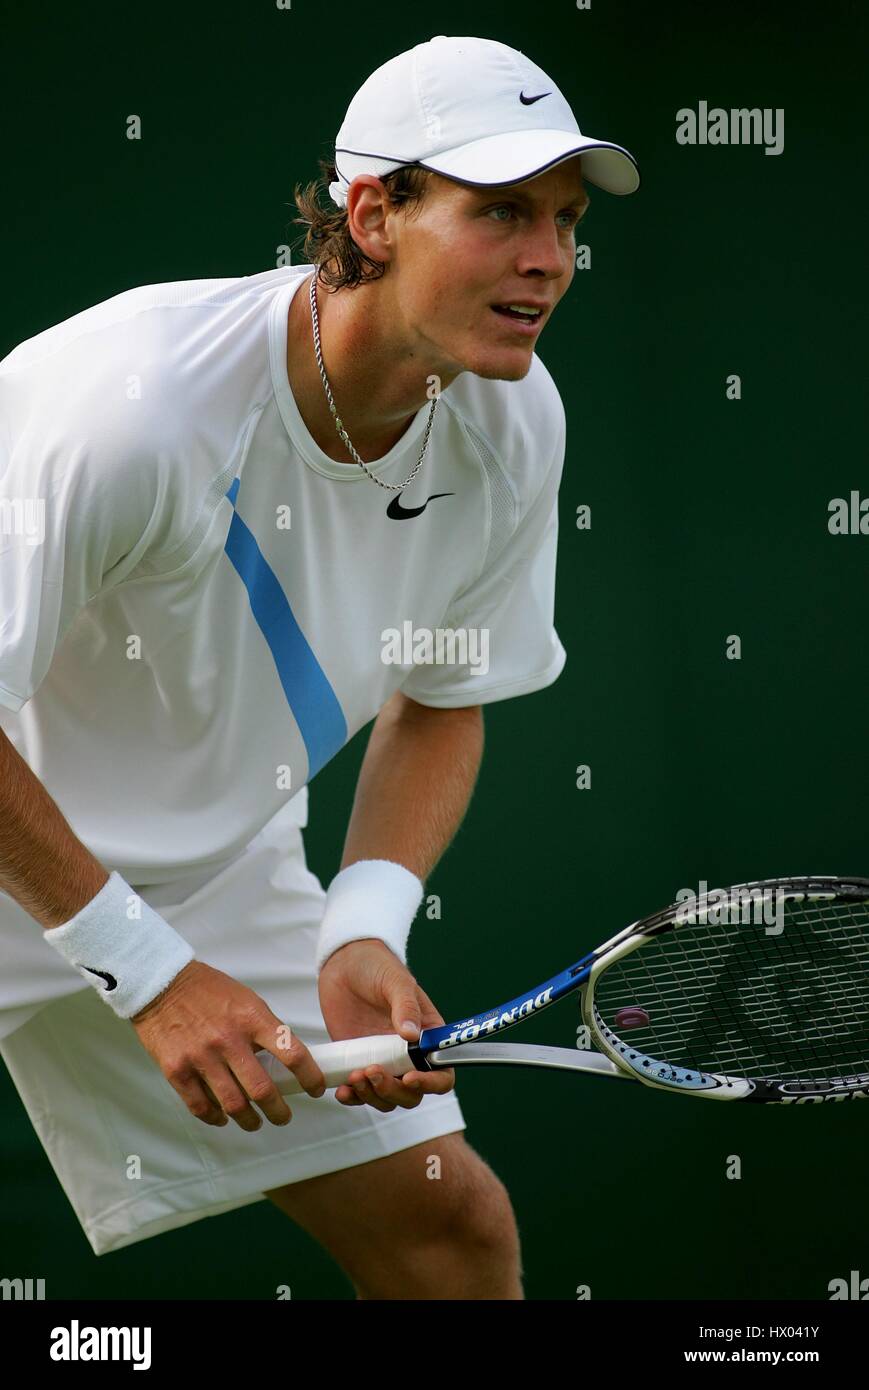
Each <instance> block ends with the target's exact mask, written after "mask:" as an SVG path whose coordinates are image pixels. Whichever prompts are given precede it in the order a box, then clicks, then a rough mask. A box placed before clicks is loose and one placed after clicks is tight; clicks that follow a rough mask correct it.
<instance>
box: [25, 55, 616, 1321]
mask: <svg viewBox="0 0 869 1390" xmlns="http://www.w3.org/2000/svg"><path fill="white" fill-rule="evenodd" d="M332 172H333V173H334V175H335V177H334V179H333V180H332V182H331V184H330V193H331V196H332V199H333V202H334V204H335V209H337V211H336V210H335V209H333V211H332V213H331V214H330V215H328V216H327V215H326V214H325V213H323V211H322V209H320V210H319V211H317V209H316V208H315V206H314V203H313V201H312V198H311V195H310V190H309V192H308V194H305V195H302V196H301V197H300V200H299V205H300V208H301V209H302V212H303V215H304V216H303V220H305V221H307V222H308V235H307V239H306V251H307V252H308V254H309V255H310V256H311V258H312V260H313V262H314V267H315V268H314V270H313V271H312V269H311V266H310V265H303V266H298V267H287V268H282V269H278V270H274V271H267V272H265V273H263V274H260V275H254V276H251V277H245V278H240V279H235V280H218V281H192V282H186V283H179V284H169V285H156V286H146V287H144V288H140V289H134V290H131V291H128V292H126V293H124V294H120V295H118V296H116V297H115V298H114V299H111V300H109V301H107V302H106V303H104V304H100V305H97V306H96V307H95V308H93V309H89V310H86V311H84V312H83V313H81V314H78V315H76V316H74V317H73V318H72V319H70V320H68V321H67V322H65V323H62V324H60V325H58V326H57V327H55V328H52V329H49V330H47V331H46V332H44V333H41V334H39V335H38V336H37V337H35V338H33V339H31V340H29V341H28V342H25V343H23V344H21V345H20V346H19V347H18V348H17V349H16V350H15V351H14V352H12V353H11V354H10V355H9V356H8V357H7V358H6V359H5V361H4V362H3V363H2V364H0V424H2V430H0V474H2V479H3V482H2V496H3V497H5V498H7V500H10V499H11V501H12V502H14V501H16V500H17V502H18V503H19V512H20V515H21V516H30V517H35V518H37V520H38V523H39V524H38V525H37V527H36V528H28V527H25V526H23V525H22V526H18V527H14V526H9V527H7V530H8V532H9V534H8V535H5V536H4V538H3V549H2V555H0V585H2V588H0V595H2V649H0V705H2V706H3V713H2V720H0V722H2V730H0V788H2V790H0V825H2V829H0V888H2V889H3V890H4V894H3V896H2V897H0V943H2V945H0V949H2V953H3V966H4V967H5V968H4V969H3V970H2V977H3V981H4V983H3V986H2V990H3V993H2V995H0V1037H2V1039H3V1041H2V1044H0V1051H2V1055H3V1057H4V1060H5V1061H6V1064H7V1066H8V1067H9V1070H10V1072H11V1075H12V1077H13V1079H14V1081H15V1084H16V1086H17V1087H18V1090H19V1092H20V1094H21V1096H22V1099H23V1101H24V1104H25V1106H26V1107H27V1110H28V1113H29V1115H30V1117H31V1119H32V1121H33V1124H34V1126H35V1128H36V1130H37V1133H38V1134H39V1137H40V1139H41V1141H42V1143H43V1145H44V1147H45V1149H46V1151H47V1153H48V1155H49V1157H50V1159H51V1162H52V1164H53V1165H54V1168H55V1171H56V1172H57V1175H58V1177H59V1179H60V1181H61V1183H62V1184H63V1186H64V1189H65V1191H66V1192H67V1195H68V1196H69V1198H70V1201H71V1202H72V1204H73V1206H74V1208H75V1211H76V1213H77V1215H78V1217H79V1220H80V1222H81V1224H82V1226H83V1229H84V1231H85V1233H86V1235H87V1237H88V1239H89V1241H90V1243H91V1246H92V1248H93V1250H94V1252H95V1253H96V1254H102V1253H105V1252H106V1251H109V1250H114V1249H118V1248H120V1247H122V1246H124V1245H128V1244H131V1243H133V1242H134V1241H137V1240H141V1239H144V1238H146V1237H148V1236H150V1235H154V1234H157V1233H159V1232H161V1231H164V1230H169V1229H172V1228H173V1227H177V1226H181V1225H184V1224H186V1223H188V1222H191V1221H195V1220H198V1219H199V1218H201V1217H203V1216H207V1215H215V1214H218V1213H219V1212H222V1211H227V1210H230V1209H231V1208H233V1207H238V1206H242V1205H245V1204H246V1203H249V1202H254V1201H257V1200H260V1199H261V1198H262V1196H263V1194H265V1195H267V1196H269V1197H270V1198H271V1199H272V1200H273V1201H274V1202H275V1203H276V1204H277V1205H278V1206H279V1207H281V1208H282V1209H283V1210H284V1211H285V1212H287V1213H288V1214H289V1215H290V1216H291V1217H292V1218H293V1219H294V1220H296V1221H297V1222H299V1223H300V1224H301V1225H303V1226H304V1227H305V1228H306V1229H307V1230H308V1231H309V1232H310V1233H311V1234H312V1235H313V1236H314V1237H315V1238H317V1239H318V1240H320V1241H321V1242H322V1243H323V1245H324V1246H325V1247H326V1248H327V1249H328V1250H329V1251H330V1252H331V1254H332V1255H333V1256H334V1258H335V1259H336V1260H337V1261H338V1262H339V1263H340V1264H341V1265H342V1267H343V1268H344V1269H345V1271H346V1272H347V1274H348V1275H349V1277H350V1278H351V1280H352V1281H353V1284H354V1286H355V1288H356V1291H357V1294H358V1296H359V1297H363V1298H442V1297H450V1298H472V1297H473V1298H479V1297H483V1298H520V1297H521V1296H522V1295H521V1285H520V1277H519V1259H518V1239H517V1234H516V1227H515V1221H514V1218H513V1214H512V1211H511V1207H510V1203H509V1199H508V1198H507V1195H506V1193H505V1191H504V1189H503V1186H502V1185H501V1183H500V1182H499V1181H498V1179H497V1178H496V1177H495V1175H494V1174H493V1173H492V1171H491V1170H490V1169H489V1167H488V1166H487V1165H486V1164H485V1163H484V1162H483V1161H482V1160H481V1159H480V1158H479V1156H478V1155H476V1154H475V1153H474V1151H473V1150H472V1149H471V1148H470V1146H469V1145H468V1144H467V1143H466V1142H465V1140H464V1139H463V1138H462V1135H461V1130H462V1129H463V1128H464V1121H463V1118H462V1114H461V1110H460V1108H459V1105H458V1102H457V1100H456V1097H455V1095H454V1093H453V1088H454V1080H455V1078H454V1073H453V1072H452V1071H450V1070H447V1071H439V1072H422V1071H411V1072H408V1073H407V1074H405V1076H404V1077H398V1078H394V1077H391V1076H387V1075H384V1074H383V1072H382V1069H378V1068H373V1067H369V1068H367V1069H366V1070H365V1071H359V1072H357V1073H354V1074H352V1075H351V1077H350V1084H347V1085H342V1086H339V1087H338V1088H337V1090H336V1091H335V1092H334V1093H329V1094H324V1090H325V1087H324V1078H323V1075H322V1073H321V1071H320V1069H319V1067H318V1066H317V1064H316V1062H315V1061H314V1059H313V1058H312V1056H311V1053H310V1050H309V1049H310V1047H311V1046H312V1045H314V1044H316V1043H319V1042H323V1041H326V1040H328V1038H330V1037H331V1038H334V1039H339V1038H348V1037H357V1036H362V1035H367V1034H373V1033H385V1032H393V1031H394V1032H401V1034H402V1036H403V1037H404V1038H406V1039H407V1040H409V1041H410V1040H412V1039H414V1038H416V1037H417V1036H418V1033H419V1030H420V1028H423V1027H427V1026H431V1025H433V1024H437V1023H441V1022H443V1021H444V1020H443V1019H442V1017H441V1015H440V1013H439V1012H438V1010H437V1009H436V1007H435V1006H434V1004H433V1003H432V1001H431V1000H430V999H429V998H428V996H427V995H426V993H425V991H424V990H423V989H422V988H421V986H420V985H419V984H418V983H417V982H416V980H415V979H414V977H413V976H412V975H411V974H410V972H409V971H408V969H407V967H406V963H405V949H406V942H407V937H408V932H409V928H410V924H411V921H412V919H413V917H414V915H415V913H416V911H417V909H418V907H419V904H420V902H421V899H422V896H423V881H424V880H425V878H426V877H427V875H428V874H429V873H430V872H431V870H432V868H433V867H434V865H435V864H436V863H437V861H438V859H439V858H440V856H441V855H442V854H443V852H444V850H445V849H446V847H447V845H448V844H449V842H450V839H451V838H452V836H453V834H454V833H455V830H456V829H457V827H458V825H459V824H460V822H461V819H462V817H463V815H464V813H465V810H466V808H467V805H468V802H469V799H470V796H471V792H472V789H473V785H474V781H475V778H476V775H477V770H478V767H479V763H480V758H481V754H482V745H483V724H482V710H481V707H482V705H483V704H485V703H487V702H489V701H492V700H498V699H506V698H510V697H512V696H515V695H521V694H524V693H526V692H529V691H533V690H538V689H541V688H543V687H544V686H546V685H548V684H550V683H551V682H552V681H554V680H555V679H556V678H557V676H558V675H559V673H560V671H561V669H562V666H563V664H564V660H565V656H564V651H563V649H562V647H561V644H560V642H559V640H558V637H557V635H556V633H555V631H554V629H553V626H552V617H553V604H554V573H555V552H556V538H557V492H558V484H559V480H560V476H561V470H562V464H563V458H564V447H565V420H564V411H563V408H562V405H561V401H560V398H559V395H558V392H557V390H556V388H555V386H554V384H553V382H552V379H551V378H550V376H549V374H548V372H547V371H546V369H545V367H544V366H543V364H542V362H541V361H540V360H539V359H538V358H537V357H535V355H534V347H535V343H536V341H537V338H538V336H539V334H540V331H541V329H542V327H543V325H544V324H545V322H546V321H547V320H548V318H549V316H550V315H551V313H552V312H553V310H554V308H555V305H556V304H557V302H558V301H559V300H560V299H561V297H562V296H563V295H564V293H565V292H566V290H567V289H568V287H569V285H570V282H571V279H572V276H573V270H574V259H575V236H574V231H575V226H576V224H577V222H578V221H579V219H580V217H581V216H582V214H583V212H584V209H585V207H586V205H587V202H588V199H587V195H586V193H585V190H584V187H583V177H582V176H583V175H584V177H585V179H586V180H587V181H590V182H592V183H597V184H598V185H600V186H601V187H604V188H606V189H608V190H609V191H611V192H615V193H628V192H631V191H633V189H634V188H635V187H636V186H637V182H638V180H637V175H636V171H635V166H634V163H633V161H632V158H631V157H630V156H629V155H628V154H627V153H626V152H625V151H623V150H621V149H620V148H619V147H618V146H614V145H609V144H605V143H602V142H600V141H596V140H591V139H590V138H588V137H584V136H582V135H581V134H580V132H579V128H578V126H577V124H576V121H575V119H574V117H573V115H572V113H571V111H570V108H569V106H568V105H567V102H566V101H565V99H564V97H563V96H562V95H561V93H560V92H559V91H558V89H557V88H556V86H555V84H554V83H553V82H552V81H551V80H550V79H549V78H548V77H547V76H546V74H545V73H543V72H542V71H541V70H540V69H539V68H538V67H536V66H535V64H533V63H531V62H530V61H529V60H528V59H527V58H525V57H524V56H523V55H522V54H520V53H518V52H516V51H514V50H512V49H510V48H507V47H505V46H504V45H502V44H499V43H495V42H493V41H490V40H482V39H474V38H446V37H443V36H441V37H438V38H435V39H432V40H431V42H429V43H425V44H420V45H418V46H417V47H416V48H414V49H413V50H410V51H409V52H407V53H403V54H401V55H399V56H398V57H397V58H394V59H392V60H391V61H390V62H388V63H386V64H385V65H384V66H383V67H381V68H379V69H378V70H377V71H376V72H375V73H374V74H373V75H372V76H371V77H370V78H369V79H368V80H367V82H366V83H365V84H364V85H363V87H362V88H361V89H360V91H359V92H358V93H357V95H356V97H355V98H354V100H353V102H352V103H351V105H350V108H349V110H348V112H347V116H346V119H345V122H344V125H343V127H342V129H341V131H340V132H339V135H338V139H337V143H336V157H335V167H334V170H333V171H332ZM40 504H43V505H42V506H40ZM6 515H7V516H9V517H11V518H12V519H14V511H13V509H12V508H11V506H9V507H7V512H6ZM405 629H407V630H409V631H410V632H411V633H412V634H413V635H414V641H416V640H417V635H418V634H419V633H423V634H424V635H425V634H429V636H430V637H431V642H430V643H429V644H428V646H426V645H425V642H424V643H423V648H422V650H423V652H424V654H425V655H428V656H429V658H430V654H431V653H432V652H434V653H435V662H434V663H431V664H429V663H426V664H423V661H424V657H423V659H420V657H419V656H417V655H414V654H411V655H410V657H408V654H407V651H406V650H404V649H403V648H402V647H401V644H400V643H399V644H398V650H397V655H396V643H395V634H396V632H398V633H403V632H404V631H405ZM445 629H447V630H450V631H451V632H453V633H454V634H455V633H459V634H462V633H463V634H465V635H466V637H467V638H468V640H469V641H471V644H472V646H473V649H474V650H475V651H482V652H484V653H485V660H480V661H477V662H476V663H472V662H471V661H470V660H469V659H468V658H467V653H466V652H465V655H464V657H463V658H462V661H457V660H455V659H450V649H449V648H447V647H445V646H444V645H443V643H441V645H440V646H438V645H437V644H436V642H435V636H436V634H438V633H441V634H442V633H443V631H444V630H445ZM474 641H476V643H477V645H476V646H474ZM470 649H471V648H468V650H470ZM463 650H464V649H462V651H463ZM444 652H446V653H447V655H446V658H445V659H441V660H440V663H439V664H438V662H437V654H438V653H439V654H440V656H441V657H442V658H443V657H444ZM460 656H461V651H460ZM417 663H419V664H417ZM375 716H376V718H375V723H374V727H373V730H372V733H371V737H370V740H369V744H368V747H367V751H366V755H365V759H364V763H363V766H362V770H361V774H360V778H359V783H358V787H357V791H356V797H355V801H354V806H353V811H352V815H351V818H350V822H349V826H348V831H347V839H346V844H345V848H344V855H343V860H342V868H341V871H340V872H339V873H338V875H337V876H336V878H335V879H334V881H333V882H332V884H331V886H330V888H329V891H328V893H327V894H325V896H324V895H323V892H322V890H321V888H320V885H319V883H318V882H317V880H316V879H315V878H314V876H313V875H312V874H310V873H309V872H308V870H307V868H306V867H305V861H304V848H303V845H302V839H301V827H302V826H303V825H304V824H305V823H306V822H305V797H306V792H305V790H304V788H305V786H306V783H307V782H308V781H310V779H311V778H312V777H313V776H314V775H315V774H316V772H317V771H318V770H319V769H320V768H321V767H322V766H323V765H324V764H325V763H326V762H327V761H328V760H329V759H330V758H331V757H333V756H334V755H335V753H337V752H338V751H339V749H340V748H341V747H342V746H343V745H344V743H345V742H346V741H347V739H348V738H349V737H351V736H352V735H353V734H354V733H355V732H356V731H357V730H358V729H359V728H361V727H362V726H364V725H365V724H366V723H367V722H368V721H369V720H371V719H372V718H374V717H375ZM300 788H301V789H302V790H301V791H300ZM36 924H39V925H40V926H41V927H42V928H43V929H44V940H43V939H41V938H40V935H39V932H38V931H37V930H36ZM46 944H47V945H50V946H53V947H55V948H56V950H55V951H54V952H52V951H50V950H48V949H46ZM85 982H86V984H85ZM96 994H100V995H101V999H97V998H96V997H95V995H96ZM107 1004H108V1005H109V1006H110V1007H109V1008H106V1007H105V1006H106V1005H107ZM130 1024H132V1027H131V1026H129V1025H130ZM284 1068H289V1069H290V1070H291V1071H293V1072H294V1073H295V1075H296V1076H297V1078H298V1079H299V1081H300V1082H301V1083H302V1085H303V1087H304V1091H305V1093H306V1094H303V1095H301V1096H300V1097H299V1098H298V1100H295V1099H294V1114H293V1116H292V1123H291V1124H290V1128H289V1129H288V1130H285V1129H284V1126H285V1125H287V1124H288V1123H289V1122H290V1119H291V1115H290V1110H289V1107H288V1106H287V1104H286V1102H285V1100H284V1099H283V1097H282V1096H281V1095H280V1093H279V1091H278V1090H277V1089H276V1086H275V1077H276V1076H277V1075H278V1074H280V1073H283V1074H286V1073H285V1071H284ZM167 1083H168V1084H167ZM255 1106H256V1107H258V1108H259V1110H261V1111H262V1112H263V1114H264V1115H265V1117H266V1119H267V1120H268V1121H269V1124H268V1125H266V1126H263V1125H262V1120H261V1118H260V1116H259V1115H258V1114H257V1110H256V1109H255ZM229 1119H231V1120H232V1121H233V1122H234V1124H232V1125H229V1124H228V1120H229ZM253 1131H261V1132H259V1133H258V1134H257V1135H256V1137H251V1136H252V1132H253ZM433 1158H437V1159H438V1160H439V1168H437V1171H438V1172H439V1180H436V1181H435V1180H431V1179H432V1173H433V1171H435V1170H433V1169H432V1167H431V1162H432V1159H433ZM134 1159H135V1162H134ZM131 1164H132V1167H131Z"/></svg>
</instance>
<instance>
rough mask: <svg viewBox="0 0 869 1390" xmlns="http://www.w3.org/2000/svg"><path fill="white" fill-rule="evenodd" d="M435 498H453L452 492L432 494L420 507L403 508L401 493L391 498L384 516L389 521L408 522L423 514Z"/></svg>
mask: <svg viewBox="0 0 869 1390" xmlns="http://www.w3.org/2000/svg"><path fill="white" fill-rule="evenodd" d="M436 497H455V493H454V492H433V493H432V495H431V497H427V498H426V500H425V501H424V502H423V504H422V506H421V507H403V506H402V505H401V493H400V492H399V493H398V494H397V495H396V496H395V497H393V499H392V501H391V502H390V504H389V506H388V507H387V508H386V515H387V516H388V517H389V518H390V520H391V521H408V520H409V519H410V517H412V516H419V515H420V513H421V512H424V511H425V509H426V507H427V506H428V504H429V502H433V501H434V500H435V498H436Z"/></svg>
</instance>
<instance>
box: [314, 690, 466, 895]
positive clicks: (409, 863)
mask: <svg viewBox="0 0 869 1390" xmlns="http://www.w3.org/2000/svg"><path fill="white" fill-rule="evenodd" d="M483 742H484V729H483V712H482V709H481V708H480V707H479V706H478V705H477V706H474V707H468V708H465V709H450V710H439V709H430V708H427V707H426V706H423V705H418V704H416V703H415V702H414V701H413V700H408V699H407V697H406V696H404V695H402V694H401V692H400V691H399V692H398V693H397V694H396V695H394V696H393V697H392V699H391V700H390V701H389V702H388V703H387V704H386V705H384V707H383V709H382V710H381V711H380V713H379V715H378V716H377V719H376V720H375V723H374V728H373V729H372V731H371V737H370V738H369V740H368V747H367V749H366V751H365V758H364V760H363V763H362V768H361V770H360V773H359V780H358V782H357V784H356V794H355V797H354V800H353V810H352V813H351V816H350V823H349V825H348V828H347V839H346V841H345V844H344V854H343V857H342V860H341V867H342V868H346V867H347V865H348V864H354V863H356V861H357V860H359V859H391V860H394V861H395V862H396V863H399V864H403V865H404V867H405V868H406V869H410V871H411V873H414V874H416V875H417V877H418V878H420V879H422V880H423V881H424V880H425V879H426V878H427V876H428V875H429V874H430V873H431V871H432V869H433V868H434V866H435V864H437V862H438V860H439V859H440V857H441V855H442V854H443V853H444V851H445V850H446V848H447V846H448V845H449V843H450V841H451V840H452V838H453V836H454V835H455V833H456V831H457V830H458V828H459V826H460V825H461V823H462V820H463V819H464V815H465V812H466V810H467V808H468V803H469V801H470V799H471V794H472V792H473V790H474V785H475V783H476V780H477V774H478V772H479V768H480V761H481V759H482V756H483Z"/></svg>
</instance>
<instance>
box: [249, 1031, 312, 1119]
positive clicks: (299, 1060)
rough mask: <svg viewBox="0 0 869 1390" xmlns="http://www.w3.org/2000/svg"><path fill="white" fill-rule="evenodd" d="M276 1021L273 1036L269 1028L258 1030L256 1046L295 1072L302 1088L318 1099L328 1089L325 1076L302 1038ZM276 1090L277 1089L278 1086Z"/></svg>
mask: <svg viewBox="0 0 869 1390" xmlns="http://www.w3.org/2000/svg"><path fill="white" fill-rule="evenodd" d="M274 1022H275V1028H274V1030H272V1031H271V1036H269V1030H268V1029H266V1030H265V1031H263V1030H262V1029H259V1030H258V1033H257V1040H256V1042H255V1046H256V1047H258V1048H260V1049H261V1050H262V1051H263V1052H269V1053H271V1055H272V1057H276V1058H277V1060H278V1061H279V1062H280V1063H281V1064H282V1066H285V1067H286V1068H287V1069H288V1070H289V1071H291V1072H292V1073H293V1075H294V1076H295V1078H296V1080H297V1081H298V1082H299V1084H300V1085H301V1087H302V1089H303V1090H304V1091H307V1093H308V1095H309V1096H311V1097H312V1098H313V1099H314V1100H318V1099H319V1097H320V1096H322V1095H323V1094H324V1092H325V1090H326V1078H325V1076H324V1075H323V1073H322V1071H321V1070H320V1068H319V1067H318V1066H317V1063H316V1062H315V1061H314V1059H313V1057H312V1056H311V1054H310V1052H309V1051H308V1049H307V1047H306V1046H305V1044H304V1043H303V1042H302V1040H301V1038H297V1037H296V1035H295V1034H294V1033H293V1032H292V1031H291V1029H290V1028H289V1027H288V1026H287V1025H286V1024H285V1023H281V1022H280V1020H279V1019H275V1020H274ZM257 1065H260V1064H259V1063H258V1064H257ZM275 1090H276V1091H277V1088H275Z"/></svg>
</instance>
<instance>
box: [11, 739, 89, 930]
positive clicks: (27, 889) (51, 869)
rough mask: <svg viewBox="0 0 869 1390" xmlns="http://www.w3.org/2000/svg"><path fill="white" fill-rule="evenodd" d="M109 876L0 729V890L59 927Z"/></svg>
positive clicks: (43, 921) (45, 922) (49, 924)
mask: <svg viewBox="0 0 869 1390" xmlns="http://www.w3.org/2000/svg"><path fill="white" fill-rule="evenodd" d="M108 876H109V875H108V872H107V871H106V869H104V868H103V866H102V864H101V863H100V862H99V860H98V859H95V858H94V856H93V855H92V854H91V853H90V851H89V850H88V849H87V848H86V846H85V845H83V844H82V842H81V840H79V839H78V837H77V836H76V834H75V832H74V830H73V829H72V827H71V826H70V825H69V823H68V821H67V820H66V819H65V818H64V816H63V813H62V812H61V810H60V808H59V807H58V805H57V803H56V802H55V801H53V800H52V798H51V797H50V796H49V794H48V792H47V791H46V790H45V787H44V786H43V785H42V783H41V782H40V780H39V778H38V777H37V776H36V774H35V773H34V772H32V771H31V769H30V768H29V767H28V765H27V763H25V761H24V759H23V758H22V757H21V756H20V754H19V753H18V751H17V749H16V748H15V747H14V746H13V744H12V743H11V742H10V741H9V739H8V738H7V737H6V735H5V734H4V733H3V731H2V729H0V889H2V890H3V892H4V893H8V894H9V896H10V898H13V899H14V900H15V902H17V903H18V904H19V906H20V907H23V908H24V911H25V912H27V913H29V914H30V916H31V917H34V918H35V919H36V921H37V922H40V923H41V924H42V926H43V927H46V928H48V927H59V926H60V925H61V924H62V923H63V922H68V921H69V920H70V918H71V917H74V916H75V914H76V913H77V912H79V911H81V909H82V908H83V907H84V905H85V903H89V902H90V901H91V899H92V898H95V897H96V895H97V893H98V892H99V891H100V889H101V888H102V886H103V884H104V883H105V882H106V879H107V878H108Z"/></svg>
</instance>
